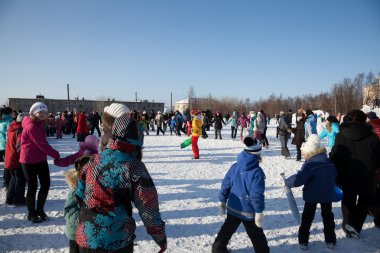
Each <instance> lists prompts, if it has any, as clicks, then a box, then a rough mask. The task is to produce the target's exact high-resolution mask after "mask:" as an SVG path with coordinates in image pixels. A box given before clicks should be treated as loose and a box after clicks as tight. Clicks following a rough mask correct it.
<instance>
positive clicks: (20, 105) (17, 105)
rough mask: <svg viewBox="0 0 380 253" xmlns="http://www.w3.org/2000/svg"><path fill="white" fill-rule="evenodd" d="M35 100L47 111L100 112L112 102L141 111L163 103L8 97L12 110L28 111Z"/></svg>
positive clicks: (156, 107) (161, 105) (155, 107)
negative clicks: (44, 106)
mask: <svg viewBox="0 0 380 253" xmlns="http://www.w3.org/2000/svg"><path fill="white" fill-rule="evenodd" d="M35 102H42V103H44V104H46V105H47V107H48V109H49V112H53V113H56V112H63V111H77V112H81V111H86V112H92V111H93V110H94V111H97V112H100V113H102V112H103V109H104V107H106V106H108V105H110V104H112V103H120V104H125V105H126V106H127V107H128V108H129V109H130V110H137V111H139V112H142V111H151V110H154V111H155V112H157V111H163V110H164V103H157V102H148V100H141V101H139V102H129V101H128V102H127V101H117V100H114V99H112V100H111V99H108V100H105V101H101V100H87V99H84V98H82V99H79V98H77V99H73V100H70V101H68V100H67V99H51V98H45V96H43V95H38V96H36V98H9V107H11V108H12V109H13V110H17V111H18V110H22V111H24V112H28V111H29V108H30V106H31V105H32V104H34V103H35Z"/></svg>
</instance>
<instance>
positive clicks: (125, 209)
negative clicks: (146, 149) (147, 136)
mask: <svg viewBox="0 0 380 253" xmlns="http://www.w3.org/2000/svg"><path fill="white" fill-rule="evenodd" d="M143 138H144V135H143V133H142V131H141V129H140V128H139V126H138V123H137V122H136V121H135V120H134V119H132V118H130V117H129V116H128V115H127V114H124V115H123V116H121V117H118V118H116V120H115V122H114V125H113V127H112V138H111V139H110V140H109V142H108V145H107V148H106V149H105V150H104V151H103V152H101V153H100V154H97V155H94V156H93V157H92V158H91V159H90V161H89V162H88V163H87V164H86V165H85V166H84V167H83V168H82V170H81V174H80V178H79V180H78V187H77V190H76V191H75V195H76V197H77V198H78V200H79V201H80V203H81V211H80V214H79V223H78V228H77V234H76V242H77V243H78V245H79V247H80V249H81V251H82V250H83V251H91V252H133V242H134V239H135V238H136V235H135V230H136V223H135V220H134V219H133V217H132V203H133V204H134V206H135V207H136V208H137V209H138V210H139V213H140V216H141V219H142V221H143V223H144V226H145V227H146V230H147V232H148V234H150V235H151V236H152V238H153V239H154V240H155V242H156V243H157V244H158V245H159V247H160V249H161V250H160V252H164V251H165V250H166V233H165V223H164V221H163V220H162V219H161V215H160V212H159V206H158V196H157V191H156V188H155V186H154V183H153V181H152V178H151V177H150V175H149V172H148V170H147V169H146V167H145V164H144V163H143V162H142V161H141V149H142V145H143ZM139 158H140V159H139Z"/></svg>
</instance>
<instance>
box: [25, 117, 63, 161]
mask: <svg viewBox="0 0 380 253" xmlns="http://www.w3.org/2000/svg"><path fill="white" fill-rule="evenodd" d="M22 128H23V130H22V134H21V153H20V163H39V162H43V161H46V160H47V156H51V157H52V158H54V159H57V158H59V153H58V151H57V150H55V149H53V148H52V147H51V146H50V144H49V143H48V142H47V140H46V134H45V128H44V122H43V121H41V120H33V119H32V118H30V117H24V119H23V120H22Z"/></svg>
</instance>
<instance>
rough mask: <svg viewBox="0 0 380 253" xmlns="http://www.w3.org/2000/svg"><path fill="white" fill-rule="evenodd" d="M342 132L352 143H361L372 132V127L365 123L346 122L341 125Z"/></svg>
mask: <svg viewBox="0 0 380 253" xmlns="http://www.w3.org/2000/svg"><path fill="white" fill-rule="evenodd" d="M340 132H341V133H342V135H343V136H344V137H346V138H347V139H349V140H352V141H360V140H363V139H365V138H367V137H368V136H370V135H371V134H372V133H373V132H372V127H371V126H370V125H368V124H367V123H364V122H346V123H343V124H341V125H340Z"/></svg>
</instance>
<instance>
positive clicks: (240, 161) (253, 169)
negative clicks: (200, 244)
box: [212, 136, 269, 253]
mask: <svg viewBox="0 0 380 253" xmlns="http://www.w3.org/2000/svg"><path fill="white" fill-rule="evenodd" d="M243 142H244V144H245V148H244V151H242V152H241V153H240V154H239V155H238V158H237V162H236V163H235V164H233V165H232V166H231V168H230V169H229V171H228V172H227V174H226V176H225V177H224V179H223V181H222V187H221V190H220V193H219V201H220V209H221V214H224V212H225V209H227V219H226V220H225V222H224V224H223V225H222V227H221V229H220V231H219V233H218V236H217V237H216V239H215V242H214V244H213V245H212V252H213V253H224V252H229V251H228V250H227V244H228V242H229V240H230V239H231V237H232V235H233V234H234V233H235V231H236V229H237V228H238V227H239V225H240V223H243V225H244V227H245V230H246V231H247V234H248V236H249V238H250V239H251V242H252V244H253V248H254V249H255V252H256V253H268V252H269V247H268V241H267V239H266V237H265V234H264V231H263V229H262V222H263V218H264V215H263V211H264V209H265V203H264V191H265V175H264V172H263V170H262V169H261V168H260V166H259V163H260V161H261V157H260V153H261V144H260V142H259V141H257V140H256V139H253V138H252V137H251V136H247V137H245V138H244V141H243Z"/></svg>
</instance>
